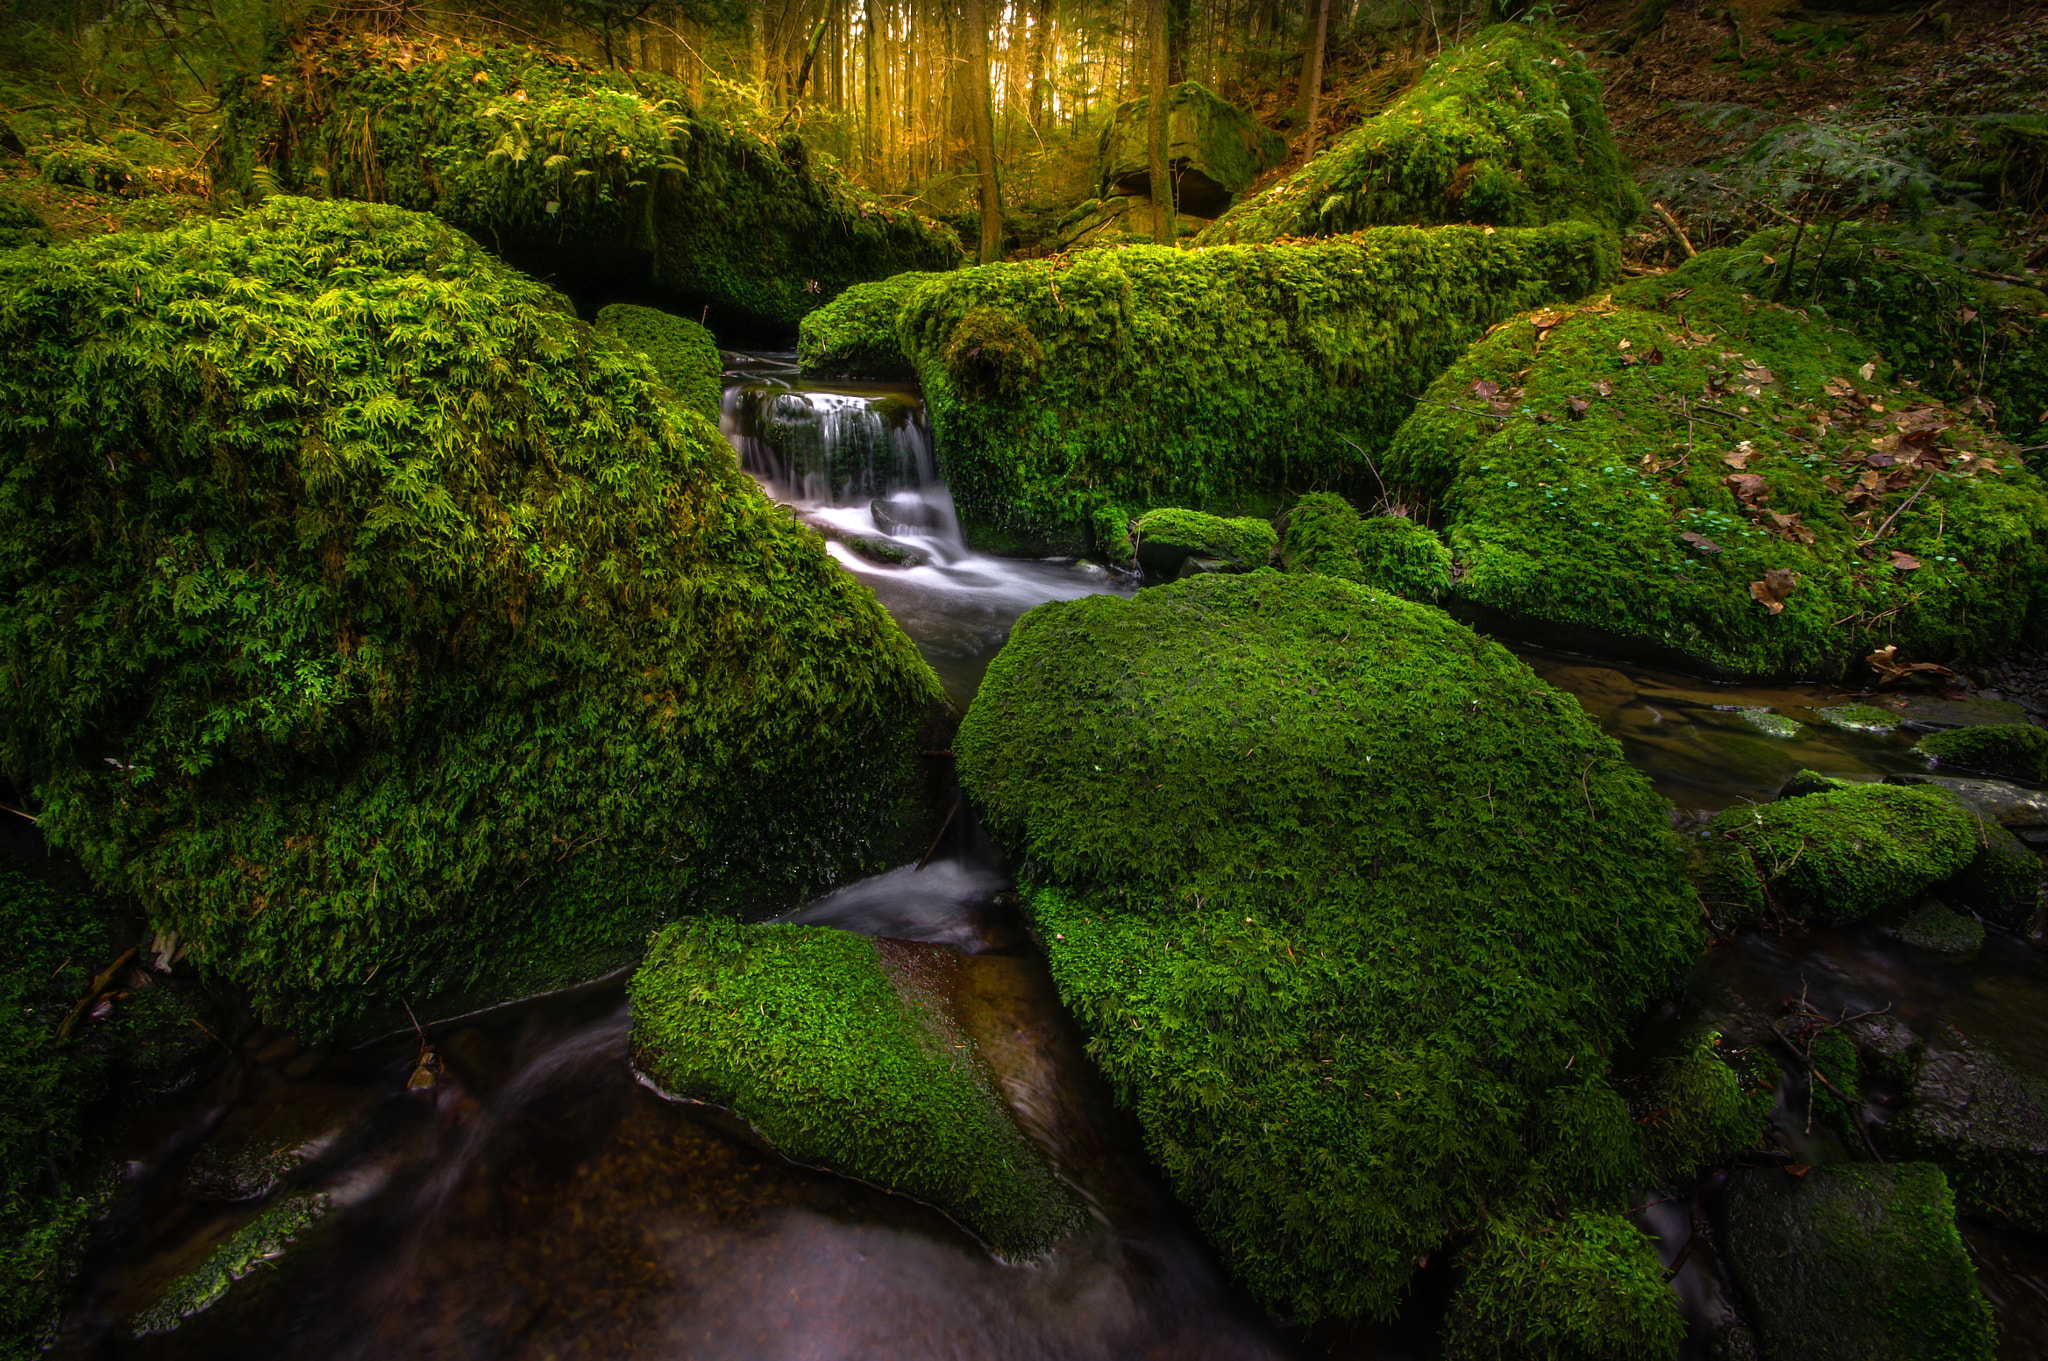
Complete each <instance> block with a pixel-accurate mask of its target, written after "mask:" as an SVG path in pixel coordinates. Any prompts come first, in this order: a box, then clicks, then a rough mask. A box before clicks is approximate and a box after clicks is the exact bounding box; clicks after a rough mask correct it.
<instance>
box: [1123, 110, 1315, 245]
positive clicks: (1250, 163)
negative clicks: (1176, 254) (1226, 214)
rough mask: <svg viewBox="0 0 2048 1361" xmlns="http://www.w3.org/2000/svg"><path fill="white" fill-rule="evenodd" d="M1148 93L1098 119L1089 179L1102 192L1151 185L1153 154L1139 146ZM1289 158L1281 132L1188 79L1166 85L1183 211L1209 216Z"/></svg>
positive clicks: (1171, 152) (1173, 166)
mask: <svg viewBox="0 0 2048 1361" xmlns="http://www.w3.org/2000/svg"><path fill="white" fill-rule="evenodd" d="M1151 103H1152V101H1151V100H1150V99H1148V98H1144V97H1140V98H1138V99H1132V100H1127V101H1125V102H1124V103H1122V104H1119V105H1117V109H1116V113H1115V114H1114V115H1113V116H1112V117H1111V118H1110V120H1109V121H1108V122H1107V123H1104V124H1103V126H1102V137H1101V140H1100V141H1099V143H1098V144H1097V146H1096V151H1095V182H1096V185H1097V187H1098V188H1099V189H1100V191H1101V193H1102V195H1103V197H1104V198H1108V197H1111V196H1112V195H1114V194H1115V193H1117V191H1118V186H1119V185H1128V186H1130V188H1131V190H1132V191H1133V192H1142V191H1144V190H1147V189H1149V187H1150V184H1151V168H1152V167H1151V157H1150V155H1149V152H1148V149H1147V148H1146V145H1145V136H1146V129H1147V126H1148V124H1149V122H1150V117H1151ZM1286 159H1287V139H1286V138H1284V137H1282V136H1281V135H1280V134H1279V133H1277V132H1272V131H1269V130H1268V129H1266V128H1262V127H1260V126H1259V125H1258V124H1257V123H1256V122H1254V121H1253V120H1252V118H1251V116H1250V115H1249V114H1247V113H1245V112H1244V111H1243V110H1242V109H1240V108H1238V107H1237V106H1236V105H1234V104H1232V103H1230V102H1229V101H1227V100H1224V99H1221V98H1219V97H1217V96H1216V95H1215V94H1214V93H1213V92H1211V91H1210V89H1209V88H1208V87H1207V86H1205V85H1203V84H1201V83H1199V82H1197V81H1192V80H1186V81H1182V82H1181V83H1180V84H1178V85H1175V86H1173V87H1172V88H1171V89H1170V90H1168V92H1167V98H1166V160H1167V165H1168V168H1169V169H1170V171H1171V173H1172V175H1173V181H1174V192H1175V194H1176V195H1177V196H1178V200H1179V202H1180V205H1181V207H1182V209H1183V210H1184V211H1191V212H1195V213H1197V214H1198V215H1200V216H1204V217H1213V216H1215V215H1216V213H1218V212H1220V211H1221V210H1222V208H1223V207H1224V206H1226V205H1227V203H1228V201H1229V197H1230V196H1234V195H1237V194H1242V193H1243V192H1244V191H1245V190H1247V189H1249V188H1251V186H1252V181H1254V180H1256V179H1257V178H1258V177H1259V176H1261V175H1263V174H1265V173H1266V171H1268V170H1270V169H1272V168H1273V167H1274V166H1276V165H1278V164H1280V163H1281V162H1282V161H1284V160H1286Z"/></svg>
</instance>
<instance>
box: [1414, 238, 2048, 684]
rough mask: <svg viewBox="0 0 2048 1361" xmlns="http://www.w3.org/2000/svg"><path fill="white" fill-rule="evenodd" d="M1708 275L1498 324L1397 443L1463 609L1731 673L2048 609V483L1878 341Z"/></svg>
mask: <svg viewBox="0 0 2048 1361" xmlns="http://www.w3.org/2000/svg"><path fill="white" fill-rule="evenodd" d="M1687 287H1688V281H1687V279H1686V271H1685V270H1678V271H1675V272H1674V273H1672V274H1670V275H1667V276H1664V277H1662V278H1659V279H1653V280H1644V281H1639V283H1638V284H1632V285H1630V286H1628V287H1627V288H1625V289H1622V290H1618V291H1617V292H1616V293H1615V294H1614V295H1613V297H1612V299H1600V300H1597V301H1595V302H1593V303H1589V304H1587V305H1585V306H1583V307H1579V308H1566V309H1559V310H1555V311H1549V312H1539V313H1535V314H1532V315H1530V316H1527V317H1524V318H1521V319H1519V320H1517V321H1515V322H1514V323H1512V324H1510V325H1507V326H1503V327H1500V328H1499V329H1497V330H1496V331H1495V332H1494V333H1493V334H1492V335H1491V336H1489V337H1488V338H1487V339H1485V340H1483V341H1481V342H1480V343H1479V344H1476V345H1474V346H1473V347H1472V348H1471V350H1470V351H1469V352H1468V353H1467V354H1466V356H1465V357H1464V358H1463V359H1462V360H1461V361H1460V362H1459V363H1458V364H1456V365H1455V366H1453V367H1452V368H1451V369H1450V370H1449V371H1448V372H1446V373H1445V374H1444V375H1443V376H1442V377H1441V378H1439V379H1438V380H1437V382H1436V384H1435V386H1434V387H1432V388H1431V389H1430V391H1429V393H1428V394H1427V397H1426V399H1425V401H1424V402H1423V403H1422V404H1421V405H1420V406H1418V407H1417V408H1416V410H1415V414H1414V415H1413V416H1412V417H1410V418H1409V420H1408V422H1407V423H1406V424H1405V425H1404V426H1403V427H1402V429H1401V432H1400V434H1399V435H1398V436H1397V437H1396V438H1395V439H1394V441H1393V444H1392V447H1391V448H1390V449H1389V450H1388V451H1387V452H1386V455H1385V456H1384V458H1382V459H1381V460H1380V462H1379V468H1380V471H1381V472H1382V473H1383V474H1384V476H1385V477H1386V479H1387V481H1388V482H1389V483H1390V484H1391V485H1393V486H1395V487H1396V488H1398V489H1399V490H1400V492H1401V494H1403V495H1405V496H1407V497H1408V498H1409V499H1411V500H1414V501H1417V502H1421V503H1425V504H1433V505H1435V506H1437V507H1439V508H1440V509H1439V513H1440V515H1441V516H1442V520H1443V524H1444V534H1445V538H1446V539H1447V540H1448V541H1449V543H1450V546H1451V549H1452V551H1453V553H1454V554H1455V555H1456V556H1457V558H1458V562H1459V564H1460V566H1461V568H1462V569H1463V571H1462V573H1461V575H1460V576H1459V578H1458V582H1457V585H1456V587H1455V588H1454V590H1453V592H1452V605H1453V607H1454V608H1458V609H1462V610H1467V611H1470V612H1472V614H1473V615H1474V616H1475V617H1477V618H1480V619H1482V620H1485V621H1488V622H1489V623H1490V624H1492V625H1495V626H1499V627H1509V628H1521V629H1524V630H1527V631H1531V632H1540V633H1541V634H1542V635H1543V636H1545V637H1546V638H1551V639H1557V638H1560V637H1564V638H1576V639H1579V640H1580V641H1581V642H1582V645H1587V646H1594V647H1598V648H1600V649H1602V650H1606V651H1624V652H1630V653H1633V654H1635V655H1638V656H1643V657H1646V658H1655V659H1660V660H1664V661H1667V662H1671V663H1675V664H1679V665H1683V666H1685V667H1687V668H1690V669H1695V670H1704V671H1707V672H1709V673H1713V674H1720V675H1726V676H1742V677H1781V676H1815V675H1821V676H1840V675H1843V674H1846V673H1847V671H1848V670H1849V668H1851V667H1859V668H1860V667H1861V665H1862V659H1863V657H1864V656H1865V655H1867V654H1868V653H1869V652H1870V651H1871V649H1872V646H1873V640H1874V635H1873V633H1872V632H1871V630H1872V629H1875V628H1878V627H1880V626H1881V627H1882V630H1883V638H1884V640H1885V641H1886V642H1887V643H1891V644H1894V645H1896V646H1897V648H1898V651H1899V654H1900V655H1902V656H1907V657H1911V658H1913V659H1915V660H1935V661H1946V662H1951V663H1954V662H1958V661H1963V660H1968V659H1972V658H1982V657H1986V656H1995V655H1998V654H2001V653H2002V652H2004V651H2006V650H2008V649H2010V648H2011V647H2012V646H2014V645H2015V644H2016V643H2017V642H2019V641H2020V640H2021V639H2023V638H2026V637H2029V636H2034V634H2033V632H2030V631H2038V630H2039V629H2041V628H2042V627H2044V626H2048V487H2044V485H2043V483H2042V482H2041V480H2040V479H2039V478H2038V477H2037V476H2036V475H2035V474H2034V473H2033V472H2032V471H2031V470H2030V469H2029V468H2028V467H2026V466H2025V465H2023V464H2022V463H2021V462H2020V461H2019V460H2018V459H2017V458H2016V457H2015V456H2014V452H2013V451H2012V450H2011V448H2010V446H2009V445H2008V444H2007V443H2006V442H2005V441H2004V440H2003V439H2002V438H2001V437H2000V436H1999V435H1998V434H1997V433H1996V432H1995V431H1992V430H1990V429H1988V428H1986V427H1985V426H1983V425H1982V424H1981V422H1979V421H1978V420H1976V419H1975V418H1973V417H1972V416H1971V415H1970V414H1969V413H1966V412H1964V411H1962V410H1960V409H1958V408H1953V407H1949V406H1945V405H1943V404H1941V403H1939V402H1935V401H1931V400H1927V399H1926V398H1925V397H1924V396H1921V395H1916V394H1915V393H1913V392H1912V391H1910V390H1907V389H1901V388H1898V387H1895V386H1893V385H1891V384H1889V383H1887V382H1886V381H1884V379H1883V377H1882V376H1881V369H1880V365H1881V363H1882V361H1880V360H1878V359H1877V358H1876V356H1875V355H1874V353H1873V352H1872V350H1871V349H1870V348H1869V346H1868V345H1866V344H1865V343H1864V342H1862V341H1860V340H1858V339H1857V338H1856V337H1854V336H1852V335H1850V334H1848V333H1846V332H1842V331H1839V330H1835V329H1833V328H1830V327H1828V326H1826V325H1825V324H1824V323H1822V322H1820V321H1818V320H1815V319H1811V318H1808V317H1805V316H1802V315H1801V314H1800V313H1798V312H1796V311H1793V310H1790V309H1787V308H1784V307H1776V306H1772V305H1769V304H1766V303H1761V302H1758V301H1755V300H1754V299H1748V298H1745V297H1744V296H1743V295H1741V294H1739V293H1734V292H1730V291H1728V290H1726V289H1723V288H1717V287H1716V286H1714V285H1713V284H1712V283H1711V282H1710V281H1708V280H1704V279H1701V280H1695V281H1692V282H1691V285H1690V291H1685V290H1686V288H1687Z"/></svg>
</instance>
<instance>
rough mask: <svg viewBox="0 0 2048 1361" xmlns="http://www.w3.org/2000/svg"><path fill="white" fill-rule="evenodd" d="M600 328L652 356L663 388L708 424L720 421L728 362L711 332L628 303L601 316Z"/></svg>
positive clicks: (614, 306) (649, 359) (685, 319)
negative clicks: (708, 422) (720, 400)
mask: <svg viewBox="0 0 2048 1361" xmlns="http://www.w3.org/2000/svg"><path fill="white" fill-rule="evenodd" d="M596 327H597V333H598V334H599V335H604V336H611V337H612V338H613V339H615V340H617V341H618V342H619V343H621V344H622V345H624V346H626V348H627V349H631V350H638V351H639V352H640V353H641V354H644V355H646V356H647V362H648V363H650V364H652V365H654V372H655V373H656V375H658V376H659V377H660V379H661V385H662V386H663V387H665V388H667V389H668V390H669V392H670V394H671V395H673V396H674V397H675V399H676V400H677V401H678V402H680V403H682V405H683V407H684V408H685V409H686V410H689V411H694V412H696V413H697V414H698V415H700V416H702V417H704V418H705V419H706V420H712V421H715V420H717V419H718V406H719V398H720V396H721V395H722V394H723V392H724V390H725V385H724V383H723V381H722V375H723V374H724V372H725V361H724V360H723V359H721V358H720V357H719V354H718V342H717V341H716V340H714V339H712V337H711V332H709V331H707V330H705V329H704V328H703V326H701V325H699V324H698V323H697V322H694V321H691V320H690V319H689V318H688V317H679V316H675V315H674V314H672V313H669V312H663V311H660V310H659V309H657V308H653V307H635V306H634V305H633V304H631V303H624V302H615V303H613V304H612V305H611V306H609V307H607V308H605V309H604V310H603V311H601V312H599V313H598V314H597V321H596Z"/></svg>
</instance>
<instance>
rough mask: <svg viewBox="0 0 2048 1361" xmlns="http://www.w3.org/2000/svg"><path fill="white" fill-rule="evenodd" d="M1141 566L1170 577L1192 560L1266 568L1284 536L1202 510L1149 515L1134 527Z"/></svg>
mask: <svg viewBox="0 0 2048 1361" xmlns="http://www.w3.org/2000/svg"><path fill="white" fill-rule="evenodd" d="M1132 531H1133V533H1134V535H1135V537H1136V539H1137V557H1138V562H1139V563H1140V564H1141V565H1142V566H1143V567H1144V568H1145V570H1146V571H1148V572H1152V573H1155V574H1157V575H1159V576H1164V577H1171V576H1173V575H1175V574H1176V573H1178V572H1179V571H1180V570H1181V564H1182V563H1183V562H1185V561H1187V560H1188V559H1189V558H1200V559H1204V560H1217V561H1218V562H1219V563H1220V564H1221V565H1222V566H1224V567H1226V568H1227V569H1228V570H1231V571H1237V572H1245V571H1250V570H1252V569H1253V568H1258V567H1264V566H1266V564H1267V562H1268V561H1269V560H1270V559H1271V558H1272V556H1273V550H1274V548H1275V547H1277V546H1278V544H1279V541H1280V536H1279V535H1278V534H1277V533H1275V532H1274V530H1273V525H1272V522H1271V521H1268V520H1261V519H1258V518H1256V517H1254V516H1238V517H1235V518H1231V519H1225V518H1224V517H1223V516H1220V515H1207V514H1204V513H1203V512H1201V511H1198V510H1181V509H1178V508H1176V507H1165V508H1162V509H1159V510H1150V511H1147V512H1145V513H1144V514H1143V515H1141V516H1139V517H1138V520H1137V523H1136V524H1134V525H1133V526H1132Z"/></svg>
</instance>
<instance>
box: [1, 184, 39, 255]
mask: <svg viewBox="0 0 2048 1361" xmlns="http://www.w3.org/2000/svg"><path fill="white" fill-rule="evenodd" d="M49 244H50V224H49V223H47V222H45V221H43V217H42V214H40V213H38V212H37V211H36V210H35V209H34V208H33V207H32V206H30V205H29V204H28V203H26V202H24V201H23V200H21V199H19V198H17V197H15V196H14V195H13V194H9V193H4V192H0V250H15V249H18V248H20V247H22V246H47V245H49Z"/></svg>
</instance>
